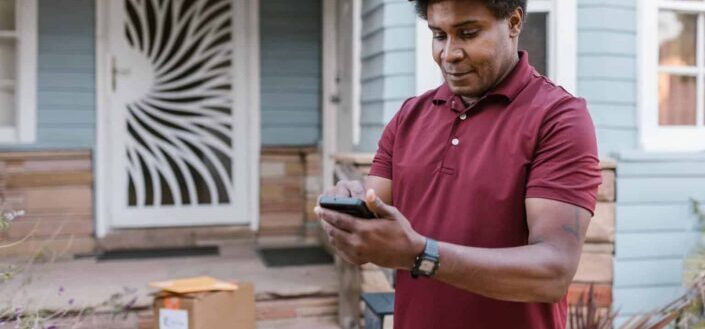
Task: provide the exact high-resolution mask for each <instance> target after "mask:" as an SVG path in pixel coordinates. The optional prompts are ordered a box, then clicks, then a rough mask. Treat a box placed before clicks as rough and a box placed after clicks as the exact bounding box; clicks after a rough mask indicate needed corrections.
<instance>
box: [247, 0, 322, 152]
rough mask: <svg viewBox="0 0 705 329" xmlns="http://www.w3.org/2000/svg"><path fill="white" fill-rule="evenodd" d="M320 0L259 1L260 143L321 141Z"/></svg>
mask: <svg viewBox="0 0 705 329" xmlns="http://www.w3.org/2000/svg"><path fill="white" fill-rule="evenodd" d="M321 15H322V13H321V0H296V1H291V0H261V2H260V17H261V18H260V35H261V49H260V51H261V62H260V63H261V76H262V81H261V104H262V114H261V118H262V145H317V144H318V142H319V140H320V139H321V47H322V46H321V38H322V34H321V29H322V28H321V24H322V16H321Z"/></svg>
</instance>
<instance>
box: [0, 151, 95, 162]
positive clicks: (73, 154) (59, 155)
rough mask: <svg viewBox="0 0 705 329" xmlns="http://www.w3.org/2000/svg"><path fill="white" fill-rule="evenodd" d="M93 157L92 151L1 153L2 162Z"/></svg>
mask: <svg viewBox="0 0 705 329" xmlns="http://www.w3.org/2000/svg"><path fill="white" fill-rule="evenodd" d="M90 157H91V151H90V150H77V151H62V150H57V151H12V152H0V160H2V161H7V160H42V159H51V160H56V159H75V158H89V159H90Z"/></svg>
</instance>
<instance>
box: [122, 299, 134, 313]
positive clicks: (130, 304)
mask: <svg viewBox="0 0 705 329" xmlns="http://www.w3.org/2000/svg"><path fill="white" fill-rule="evenodd" d="M136 302H137V297H133V298H132V299H131V300H130V301H129V302H128V303H127V304H125V306H123V310H125V311H127V310H129V309H130V308H131V307H132V306H134V305H135V303H136Z"/></svg>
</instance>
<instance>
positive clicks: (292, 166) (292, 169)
mask: <svg viewBox="0 0 705 329" xmlns="http://www.w3.org/2000/svg"><path fill="white" fill-rule="evenodd" d="M285 165H286V175H287V176H296V177H303V176H304V164H303V162H288V163H286V164H285Z"/></svg>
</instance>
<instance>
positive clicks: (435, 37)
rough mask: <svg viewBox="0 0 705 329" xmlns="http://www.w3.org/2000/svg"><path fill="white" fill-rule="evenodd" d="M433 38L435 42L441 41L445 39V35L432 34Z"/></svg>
mask: <svg viewBox="0 0 705 329" xmlns="http://www.w3.org/2000/svg"><path fill="white" fill-rule="evenodd" d="M433 38H434V39H436V40H443V39H445V38H446V35H445V34H443V33H434V34H433Z"/></svg>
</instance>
